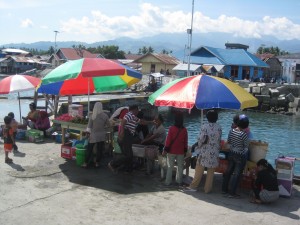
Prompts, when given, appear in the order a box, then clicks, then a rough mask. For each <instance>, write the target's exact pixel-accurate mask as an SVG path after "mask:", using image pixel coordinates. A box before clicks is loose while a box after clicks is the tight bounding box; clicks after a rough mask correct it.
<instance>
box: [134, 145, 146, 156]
mask: <svg viewBox="0 0 300 225" xmlns="http://www.w3.org/2000/svg"><path fill="white" fill-rule="evenodd" d="M132 152H133V156H135V157H140V158H144V157H145V145H138V144H133V145H132Z"/></svg>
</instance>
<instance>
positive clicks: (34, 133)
mask: <svg viewBox="0 0 300 225" xmlns="http://www.w3.org/2000/svg"><path fill="white" fill-rule="evenodd" d="M25 137H26V140H27V141H29V142H33V143H38V142H43V141H44V131H41V130H36V129H30V130H26V133H25Z"/></svg>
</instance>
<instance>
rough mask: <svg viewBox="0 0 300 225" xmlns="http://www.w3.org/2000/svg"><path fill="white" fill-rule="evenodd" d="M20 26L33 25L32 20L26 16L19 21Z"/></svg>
mask: <svg viewBox="0 0 300 225" xmlns="http://www.w3.org/2000/svg"><path fill="white" fill-rule="evenodd" d="M21 27H23V28H28V27H33V22H32V21H31V20H30V19H28V18H26V19H25V20H22V21H21Z"/></svg>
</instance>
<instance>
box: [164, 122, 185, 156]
mask: <svg viewBox="0 0 300 225" xmlns="http://www.w3.org/2000/svg"><path fill="white" fill-rule="evenodd" d="M179 129H181V130H180V133H179V134H178V131H179ZM177 134H178V135H177ZM171 143H172V145H171V146H170V144H171ZM165 146H166V147H169V151H168V153H171V154H176V155H183V154H184V151H185V150H187V148H188V133H187V129H186V128H185V127H184V128H178V127H176V126H171V127H170V128H169V132H168V136H167V139H166V144H165Z"/></svg>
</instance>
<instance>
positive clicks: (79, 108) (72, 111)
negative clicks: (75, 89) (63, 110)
mask: <svg viewBox="0 0 300 225" xmlns="http://www.w3.org/2000/svg"><path fill="white" fill-rule="evenodd" d="M68 113H69V116H73V117H76V116H79V117H83V105H77V104H72V105H69V108H68Z"/></svg>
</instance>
